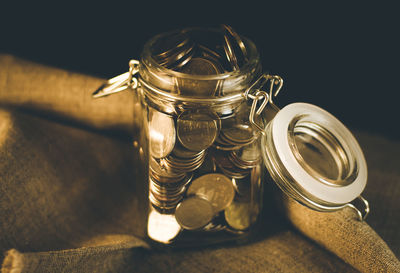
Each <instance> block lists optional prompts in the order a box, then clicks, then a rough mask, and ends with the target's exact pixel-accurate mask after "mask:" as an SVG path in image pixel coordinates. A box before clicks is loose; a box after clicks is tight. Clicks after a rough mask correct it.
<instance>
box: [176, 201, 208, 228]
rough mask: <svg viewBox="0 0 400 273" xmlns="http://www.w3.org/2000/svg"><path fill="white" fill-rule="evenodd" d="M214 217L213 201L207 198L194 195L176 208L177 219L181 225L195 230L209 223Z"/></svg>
mask: <svg viewBox="0 0 400 273" xmlns="http://www.w3.org/2000/svg"><path fill="white" fill-rule="evenodd" d="M213 217H214V211H213V207H212V205H211V203H210V202H209V201H207V200H206V199H204V198H202V197H200V196H196V195H192V196H189V197H187V198H186V199H184V200H183V201H182V202H181V203H180V204H179V205H178V206H177V207H176V210H175V219H176V221H177V222H178V223H179V225H180V226H181V227H183V228H184V229H187V230H195V229H199V228H202V227H204V226H205V225H207V224H208V223H209V222H210V221H211V220H212V218H213Z"/></svg>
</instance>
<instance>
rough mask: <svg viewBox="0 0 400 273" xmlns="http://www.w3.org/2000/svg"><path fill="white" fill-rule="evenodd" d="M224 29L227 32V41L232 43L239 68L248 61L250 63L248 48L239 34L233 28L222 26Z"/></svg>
mask: <svg viewBox="0 0 400 273" xmlns="http://www.w3.org/2000/svg"><path fill="white" fill-rule="evenodd" d="M222 27H223V29H224V30H225V33H226V37H227V39H228V40H229V41H230V46H231V47H232V51H233V54H234V56H235V58H236V61H237V64H238V66H239V67H240V66H241V65H243V64H244V63H245V62H246V61H248V57H247V49H246V46H245V44H244V42H243V40H242V39H241V38H240V36H239V34H237V32H236V31H235V30H234V29H233V28H232V27H231V26H228V25H222Z"/></svg>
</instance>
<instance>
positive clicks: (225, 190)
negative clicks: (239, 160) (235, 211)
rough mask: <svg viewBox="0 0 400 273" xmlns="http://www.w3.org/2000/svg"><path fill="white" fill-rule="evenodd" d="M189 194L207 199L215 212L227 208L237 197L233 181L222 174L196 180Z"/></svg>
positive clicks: (211, 174) (190, 187) (208, 175)
mask: <svg viewBox="0 0 400 273" xmlns="http://www.w3.org/2000/svg"><path fill="white" fill-rule="evenodd" d="M187 194H188V195H191V194H195V195H199V196H203V197H204V198H206V199H207V200H208V201H209V202H210V203H211V204H212V206H213V208H214V211H215V212H216V213H217V212H220V211H222V210H224V209H225V208H227V207H228V206H229V205H230V204H231V202H232V201H233V198H234V197H235V189H234V187H233V185H232V181H231V179H229V178H228V177H226V176H225V175H223V174H220V173H209V174H205V175H203V176H200V177H199V178H196V179H195V180H193V181H192V184H190V186H189V188H188V190H187Z"/></svg>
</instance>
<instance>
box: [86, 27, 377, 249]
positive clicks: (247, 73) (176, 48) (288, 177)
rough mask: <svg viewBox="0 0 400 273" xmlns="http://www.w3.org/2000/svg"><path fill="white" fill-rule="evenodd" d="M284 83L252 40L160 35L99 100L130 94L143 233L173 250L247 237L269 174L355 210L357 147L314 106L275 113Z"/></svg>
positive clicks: (314, 202) (359, 184)
mask: <svg viewBox="0 0 400 273" xmlns="http://www.w3.org/2000/svg"><path fill="white" fill-rule="evenodd" d="M282 84H283V81H282V79H281V78H280V77H279V76H273V75H268V74H263V73H262V68H261V63H260V58H259V53H258V51H257V49H256V46H255V45H254V44H253V42H252V41H250V40H249V39H247V38H245V37H242V36H239V35H238V34H237V33H236V32H235V31H234V30H233V29H232V28H231V27H229V26H226V25H223V26H222V27H220V28H215V29H203V28H190V29H184V30H176V31H172V32H168V33H163V34H160V35H157V36H155V37H154V38H152V39H151V40H150V41H148V42H147V43H146V44H145V46H144V49H143V52H142V55H141V59H140V61H135V60H133V61H131V62H130V70H129V72H127V73H125V74H122V75H120V76H117V77H115V78H113V79H111V80H109V81H108V83H107V84H106V85H105V86H102V87H101V88H100V89H99V90H97V91H96V92H95V93H94V96H95V97H100V96H103V95H109V94H111V93H114V92H118V91H121V90H124V89H126V87H130V88H131V89H133V92H134V96H135V100H136V102H137V103H136V104H135V105H136V108H135V115H136V117H135V120H136V126H135V128H136V130H135V132H136V133H135V134H134V140H133V143H134V147H135V151H136V153H137V155H138V158H140V160H139V161H138V164H137V165H136V166H135V168H139V169H141V170H143V171H144V174H143V175H141V177H139V178H138V179H137V181H136V183H143V184H144V185H146V186H145V187H144V188H143V189H144V190H143V191H144V192H143V193H138V194H143V195H144V196H146V198H147V201H148V202H147V203H148V204H147V205H148V206H146V208H147V209H146V210H147V212H146V213H145V215H146V217H147V219H146V222H147V226H146V236H147V238H149V239H151V241H153V242H156V243H160V244H163V245H172V246H179V245H182V246H184V245H189V246H193V245H198V244H210V243H216V242H222V241H231V240H235V241H242V240H244V239H246V238H249V236H250V235H251V234H252V232H254V230H256V227H257V223H258V218H259V216H260V212H261V211H262V203H263V200H262V199H263V195H264V187H263V185H264V180H265V179H264V176H265V174H267V176H268V177H272V179H273V180H274V181H275V182H276V184H278V186H279V187H280V188H281V189H282V190H283V191H284V192H285V193H286V194H288V195H289V196H290V197H292V198H294V199H295V200H297V201H298V202H301V203H302V204H304V205H307V206H309V207H311V208H313V209H316V210H320V211H331V210H336V209H340V208H343V207H344V206H352V207H353V208H355V207H354V206H353V205H352V204H351V203H350V202H352V201H353V200H354V199H356V198H357V197H358V196H359V195H360V194H361V192H362V190H363V189H364V187H365V183H366V176H367V172H366V164H365V159H364V157H363V154H362V151H361V149H360V147H359V146H358V143H357V141H356V140H355V139H354V137H353V136H352V135H351V133H350V132H349V131H348V130H347V129H346V128H345V127H344V126H343V125H342V124H341V123H340V122H339V121H338V120H337V119H335V118H334V117H333V116H331V115H330V114H329V113H327V112H326V111H324V110H322V109H320V108H318V107H316V106H313V105H310V104H304V103H295V104H291V105H288V106H286V107H284V108H283V109H282V110H279V108H278V107H277V106H276V105H275V104H274V102H273V100H272V99H273V98H274V97H276V96H277V95H278V93H279V90H280V89H281V87H282ZM362 200H363V201H364V202H365V205H366V208H365V209H366V212H367V210H368V209H369V208H368V203H367V202H366V201H365V200H364V199H362ZM356 210H357V209H356ZM357 212H358V213H359V215H360V217H361V218H363V217H364V216H365V215H362V214H361V212H360V211H359V210H357Z"/></svg>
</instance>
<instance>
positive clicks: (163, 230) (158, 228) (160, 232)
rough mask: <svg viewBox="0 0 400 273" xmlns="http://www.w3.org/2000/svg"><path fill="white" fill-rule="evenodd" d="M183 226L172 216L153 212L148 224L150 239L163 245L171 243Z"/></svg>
mask: <svg viewBox="0 0 400 273" xmlns="http://www.w3.org/2000/svg"><path fill="white" fill-rule="evenodd" d="M180 231H181V226H180V225H179V224H178V223H177V221H176V219H175V217H174V216H173V215H171V214H161V213H159V212H158V211H156V210H152V211H151V213H150V215H149V220H148V224H147V233H148V235H149V237H150V238H152V239H153V240H155V241H158V242H162V243H170V242H171V240H172V239H174V238H175V237H176V236H177V235H178V234H179V232H180Z"/></svg>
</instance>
